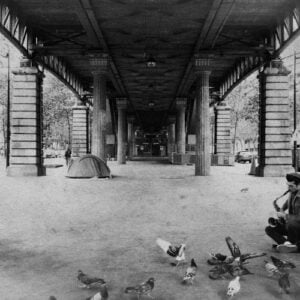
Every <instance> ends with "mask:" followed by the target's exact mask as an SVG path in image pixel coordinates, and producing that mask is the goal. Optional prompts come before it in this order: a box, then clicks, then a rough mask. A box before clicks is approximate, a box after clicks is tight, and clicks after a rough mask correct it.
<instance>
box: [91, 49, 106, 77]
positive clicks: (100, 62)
mask: <svg viewBox="0 0 300 300" xmlns="http://www.w3.org/2000/svg"><path fill="white" fill-rule="evenodd" d="M89 62H90V66H91V67H92V73H93V74H94V75H98V74H106V73H107V72H108V67H109V55H108V54H107V53H90V54H89Z"/></svg>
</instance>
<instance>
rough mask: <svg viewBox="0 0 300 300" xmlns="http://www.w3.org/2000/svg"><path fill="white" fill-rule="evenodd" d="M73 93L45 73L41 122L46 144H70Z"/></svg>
mask: <svg viewBox="0 0 300 300" xmlns="http://www.w3.org/2000/svg"><path fill="white" fill-rule="evenodd" d="M74 101H75V98H74V94H73V93H72V92H71V91H70V90H69V89H68V88H67V87H66V86H65V85H64V84H63V83H61V82H60V81H59V80H58V79H56V78H55V77H53V76H52V75H51V74H49V73H47V76H46V80H45V82H44V87H43V111H44V112H43V115H44V119H43V121H44V122H43V123H44V136H45V144H46V146H54V145H53V144H55V143H56V144H60V145H64V144H70V142H71V125H72V106H73V105H74Z"/></svg>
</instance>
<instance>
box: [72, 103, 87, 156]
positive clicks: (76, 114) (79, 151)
mask: <svg viewBox="0 0 300 300" xmlns="http://www.w3.org/2000/svg"><path fill="white" fill-rule="evenodd" d="M72 110H73V126H72V156H73V157H79V156H83V155H86V154H87V153H88V150H89V108H88V107H86V106H85V105H84V104H83V103H82V102H81V101H78V102H77V104H76V105H75V106H74V107H73V108H72Z"/></svg>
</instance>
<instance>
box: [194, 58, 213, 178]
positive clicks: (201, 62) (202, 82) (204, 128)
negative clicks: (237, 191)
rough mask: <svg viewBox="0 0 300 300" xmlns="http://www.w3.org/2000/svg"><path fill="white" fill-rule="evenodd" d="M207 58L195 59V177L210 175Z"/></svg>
mask: <svg viewBox="0 0 300 300" xmlns="http://www.w3.org/2000/svg"><path fill="white" fill-rule="evenodd" d="M209 64H210V61H209V59H207V58H195V72H196V75H197V79H196V80H197V88H196V151H195V152H196V153H195V154H196V158H195V175H196V176H207V175H209V174H210V165H211V155H210V151H209V144H210V116H209V75H210V73H211V72H210V69H209Z"/></svg>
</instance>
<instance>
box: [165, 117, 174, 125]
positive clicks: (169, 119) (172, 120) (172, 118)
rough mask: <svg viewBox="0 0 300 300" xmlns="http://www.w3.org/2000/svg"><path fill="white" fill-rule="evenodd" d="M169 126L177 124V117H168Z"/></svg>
mask: <svg viewBox="0 0 300 300" xmlns="http://www.w3.org/2000/svg"><path fill="white" fill-rule="evenodd" d="M167 122H168V124H169V125H170V124H174V123H175V122H176V116H168V120H167Z"/></svg>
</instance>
